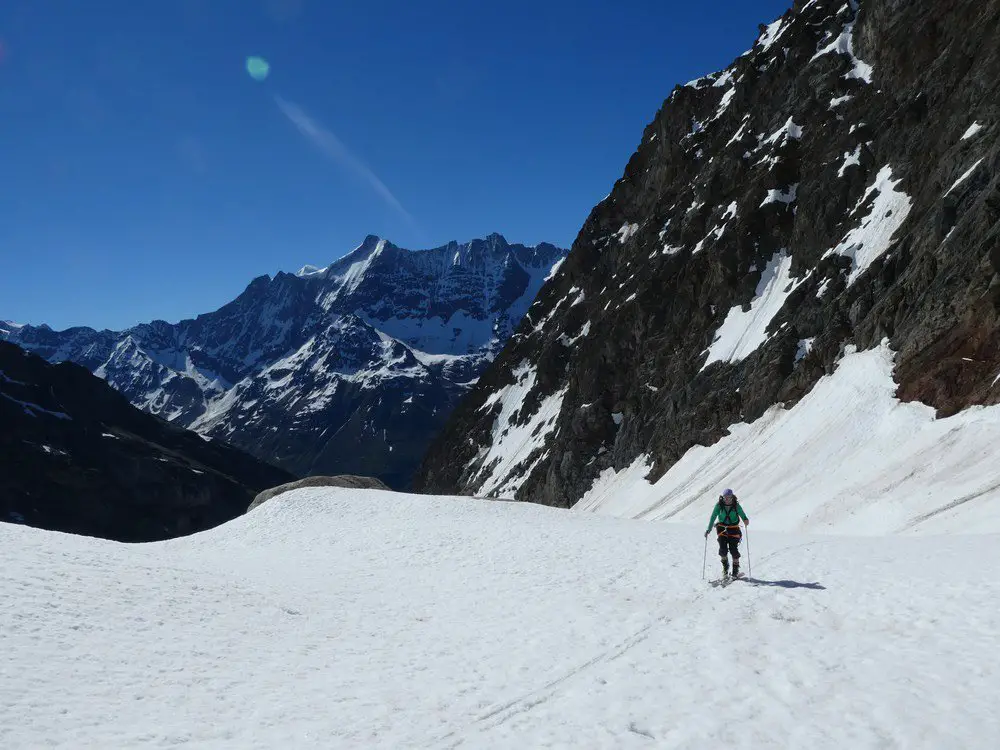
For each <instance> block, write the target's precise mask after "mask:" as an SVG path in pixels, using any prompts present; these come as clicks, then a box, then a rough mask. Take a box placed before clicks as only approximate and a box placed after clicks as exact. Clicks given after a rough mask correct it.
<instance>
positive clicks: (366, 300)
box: [0, 234, 566, 488]
mask: <svg viewBox="0 0 1000 750" xmlns="http://www.w3.org/2000/svg"><path fill="white" fill-rule="evenodd" d="M565 255H566V251H565V250H561V249H559V248H556V247H554V246H552V245H548V244H544V243H543V244H540V245H538V246H537V247H526V246H524V245H511V244H509V243H508V242H507V241H506V240H505V239H504V238H503V237H502V236H500V235H499V234H494V235H490V236H489V237H487V238H485V239H481V240H473V241H472V242H468V243H464V244H459V243H457V242H452V243H449V244H447V245H444V246H442V247H439V248H435V249H433V250H423V251H410V250H404V249H402V248H399V247H396V246H395V245H393V244H392V243H390V242H386V241H385V240H382V239H379V238H378V237H368V238H366V239H365V241H364V242H363V243H362V244H361V245H360V246H359V247H358V248H356V249H355V250H354V251H353V252H351V253H349V254H348V255H346V256H345V257H343V258H341V259H340V260H338V261H336V262H335V263H333V264H332V265H330V266H329V267H327V268H324V269H317V268H313V267H309V266H307V267H306V268H303V269H302V270H301V271H299V272H298V273H297V274H290V273H279V274H278V275H277V276H275V277H274V278H270V277H268V276H262V277H260V278H257V279H254V281H253V282H251V284H250V285H249V286H248V287H247V288H246V290H245V291H244V292H243V293H242V294H241V295H240V296H239V297H238V298H237V299H235V300H234V301H232V302H230V303H229V304H227V305H225V306H224V307H222V308H221V309H219V310H217V311H215V312H212V313H208V314H206V315H200V316H198V317H197V318H196V319H194V320H185V321H182V322H180V323H178V324H169V323H165V322H163V321H154V322H152V323H149V324H143V325H139V326H136V327H135V328H132V329H129V330H127V331H123V332H114V331H94V330H92V329H90V328H72V329H69V330H66V331H53V330H52V329H51V328H48V327H47V326H38V327H34V326H14V325H3V324H0V338H7V339H9V340H10V341H12V342H14V343H17V344H19V345H21V346H23V347H25V348H27V349H30V350H31V351H33V352H35V353H37V354H40V355H41V356H43V357H45V358H46V359H49V360H50V361H64V360H70V361H73V362H77V363H78V364H81V365H83V366H84V367H86V368H87V369H89V370H91V371H92V372H94V373H95V374H97V375H99V376H100V377H102V378H104V379H106V380H107V381H108V383H110V384H111V385H112V386H114V387H115V388H116V389H117V390H119V391H121V392H122V393H123V394H125V396H126V397H127V398H128V399H129V400H130V401H131V402H132V403H133V404H134V405H136V406H138V407H139V408H141V409H143V410H145V411H149V412H151V413H153V414H157V415H159V416H162V417H164V418H165V419H167V420H169V421H171V422H173V423H176V424H178V425H180V426H182V427H189V428H191V429H193V430H195V431H197V432H199V433H201V434H203V435H208V436H210V437H213V438H218V439H223V440H226V441H227V442H229V443H231V444H232V445H235V446H236V447H238V448H240V449H242V450H245V451H247V452H248V453H251V454H253V455H255V456H257V457H259V458H261V459H263V460H267V461H270V462H271V463H274V464H276V465H278V466H281V467H283V468H285V469H287V470H288V471H291V472H292V473H294V474H296V475H299V476H302V475H306V474H341V473H346V474H363V475H373V476H378V477H379V478H380V479H382V480H383V481H385V482H386V483H387V484H389V485H391V486H393V487H395V488H403V487H406V486H408V485H409V483H410V480H411V477H412V475H413V472H414V470H415V469H416V467H417V466H418V465H419V462H420V460H421V459H422V458H423V456H424V454H425V453H426V450H427V446H428V445H429V443H430V441H431V439H432V438H433V436H434V435H436V434H437V432H438V431H439V430H440V429H441V427H442V426H443V425H444V422H445V419H446V418H447V416H448V415H449V414H450V413H451V411H452V409H453V408H454V407H455V405H456V404H457V403H458V400H459V399H460V398H461V397H462V396H463V395H464V394H465V393H467V392H468V390H469V388H470V387H471V386H472V385H473V384H474V383H475V381H476V378H477V377H478V376H479V374H480V372H481V371H482V369H483V368H484V367H485V366H486V365H487V364H488V363H489V362H490V361H491V360H492V359H493V357H494V356H495V355H496V353H497V352H499V350H500V348H501V347H502V346H503V344H504V343H505V342H506V341H507V339H508V337H509V336H510V334H511V333H512V332H513V330H514V328H515V326H516V325H517V324H518V323H519V322H520V320H521V318H522V316H523V315H524V313H525V311H526V310H527V309H528V306H529V305H530V304H531V302H532V300H533V299H534V298H535V295H536V294H537V293H538V290H539V289H540V288H541V286H542V283H543V281H544V279H545V278H546V276H548V274H549V272H550V271H551V269H552V267H553V265H554V264H556V263H557V262H559V261H560V260H561V259H562V258H564V257H565Z"/></svg>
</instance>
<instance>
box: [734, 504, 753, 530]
mask: <svg viewBox="0 0 1000 750" xmlns="http://www.w3.org/2000/svg"><path fill="white" fill-rule="evenodd" d="M736 512H737V513H739V514H740V518H742V519H743V523H745V524H746V525H747V526H749V525H750V519H749V518H747V514H746V513H744V512H743V506H742V505H740V504H739V503H736Z"/></svg>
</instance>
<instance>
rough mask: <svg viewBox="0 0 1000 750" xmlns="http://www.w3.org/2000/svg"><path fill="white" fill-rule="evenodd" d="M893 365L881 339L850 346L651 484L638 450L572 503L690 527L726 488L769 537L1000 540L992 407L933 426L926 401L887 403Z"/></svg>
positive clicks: (999, 418)
mask: <svg viewBox="0 0 1000 750" xmlns="http://www.w3.org/2000/svg"><path fill="white" fill-rule="evenodd" d="M893 361H894V355H893V352H892V350H891V349H890V348H889V346H888V344H887V343H883V344H882V345H881V346H879V347H877V348H875V349H871V350H869V351H865V352H855V351H854V350H853V347H849V348H848V351H847V353H846V354H845V356H844V358H843V359H842V360H841V361H840V362H839V363H838V365H837V369H836V371H835V372H834V373H833V374H832V375H828V376H826V377H824V378H822V379H820V381H819V382H818V383H817V384H816V385H815V387H814V388H813V389H812V391H810V392H809V393H808V394H806V395H805V396H804V397H803V398H802V399H801V400H800V401H799V402H798V403H796V404H795V405H794V406H792V407H791V408H789V409H785V408H784V407H783V406H782V405H780V404H779V405H776V406H773V407H771V408H770V409H768V410H767V412H765V413H764V415H763V416H761V417H760V419H757V420H756V421H754V422H752V423H749V424H748V423H739V424H734V425H731V426H730V427H729V434H728V435H727V436H725V437H723V438H722V439H721V440H719V441H718V442H717V443H715V444H714V445H712V446H695V447H693V448H691V449H690V450H689V451H688V452H687V453H685V454H684V456H683V457H681V460H680V461H678V462H677V463H676V464H674V465H673V466H672V467H671V468H670V470H669V471H667V473H666V474H664V475H663V476H662V477H661V478H660V479H659V480H658V481H657V482H656V483H655V484H650V482H648V481H647V480H646V479H645V477H646V475H647V474H648V473H649V471H650V469H651V468H652V465H651V462H650V460H649V459H648V457H646V456H643V455H641V456H639V457H638V458H637V459H636V460H635V461H634V462H633V464H632V465H631V466H629V467H626V468H624V469H622V470H621V471H618V472H615V471H614V470H613V469H607V470H605V471H604V472H603V473H602V474H601V475H600V476H599V477H598V478H597V480H596V481H595V482H594V484H593V486H592V487H591V489H590V490H589V491H588V492H587V493H586V494H585V495H584V496H583V497H582V498H581V499H580V501H579V502H578V503H577V504H576V506H575V508H576V509H577V510H586V511H595V512H598V513H602V514H608V515H614V516H621V517H626V518H645V519H650V520H664V519H670V520H673V521H683V522H695V521H697V519H699V518H700V517H701V515H702V510H701V508H700V505H699V502H700V501H701V499H702V498H705V497H714V496H717V495H718V493H719V491H720V490H721V488H724V487H732V488H734V489H735V490H736V494H737V495H739V496H740V497H741V498H742V499H744V500H745V501H746V502H747V503H748V504H749V506H748V507H750V508H755V512H756V514H757V516H756V518H757V522H758V524H759V525H758V528H767V529H769V530H775V531H817V532H824V533H827V532H837V533H847V534H874V535H878V534H893V533H898V532H905V533H919V534H935V533H937V534H940V533H1000V468H998V464H997V460H996V446H997V445H998V443H1000V406H990V407H974V408H971V409H967V410H965V411H963V412H960V413H959V414H956V415H955V416H953V417H950V418H948V419H937V418H935V413H934V409H932V408H931V407H929V406H925V405H924V404H920V403H906V404H904V403H901V402H900V401H898V400H897V399H896V397H895V394H896V384H895V383H894V382H893V378H892V373H893ZM748 512H751V511H749V510H748Z"/></svg>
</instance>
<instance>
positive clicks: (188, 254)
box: [0, 0, 790, 328]
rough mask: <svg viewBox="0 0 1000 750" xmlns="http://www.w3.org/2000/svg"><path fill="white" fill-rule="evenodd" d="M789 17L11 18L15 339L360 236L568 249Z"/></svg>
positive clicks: (584, 9) (483, 7) (2, 102)
mask: <svg viewBox="0 0 1000 750" xmlns="http://www.w3.org/2000/svg"><path fill="white" fill-rule="evenodd" d="M788 5H790V0H753V2H748V1H747V0H701V1H700V2H690V0H688V1H686V2H670V1H664V0H645V1H642V2H640V1H637V0H602V1H601V2H597V1H596V0H595V1H589V0H581V1H578V2H572V3H570V2H562V1H561V0H530V1H524V0H506V1H505V2H502V3H500V2H489V0H484V2H471V1H466V0H461V1H459V0H452V1H450V2H443V1H440V0H420V1H419V2H417V1H416V0H369V1H367V2H339V1H338V2H334V0H162V1H160V2H157V1H155V0H143V1H142V2H139V1H138V0H50V1H49V2H39V0H3V2H2V3H0V318H2V319H10V320H14V321H17V322H28V323H36V324H37V323H42V322H48V323H49V324H51V325H53V326H54V327H56V328H63V327H66V326H70V325H91V326H94V327H98V328H100V327H110V328H123V327H127V326H129V325H132V324H134V323H137V322H141V321H146V320H152V319H154V318H162V319H166V320H170V321H175V320H179V319H181V318H183V317H190V316H193V315H195V314H197V313H200V312H208V311H210V310H213V309H216V308H217V307H219V306H220V305H221V304H224V303H225V302H226V301H228V300H230V299H232V298H233V297H234V296H235V295H236V294H238V293H239V292H240V291H241V290H242V289H243V288H244V287H245V286H246V284H247V283H248V282H249V281H250V279H251V278H253V277H254V276H258V275H260V274H264V273H271V274H273V273H275V272H277V271H279V270H290V271H295V270H297V269H298V268H299V267H300V266H302V265H304V264H306V263H313V264H317V265H325V264H327V263H329V262H331V261H332V260H334V259H336V258H338V257H340V256H341V255H343V254H344V253H346V252H348V251H349V250H350V249H352V248H353V247H355V246H356V245H357V244H358V243H359V242H360V241H361V240H362V239H363V238H364V236H365V235H366V234H378V235H381V236H384V237H387V238H389V239H391V240H392V241H394V242H396V243H397V244H399V245H402V246H404V247H410V248H422V247H432V246H436V245H439V244H443V243H444V242H447V241H448V240H451V239H457V240H466V239H471V238H473V237H479V236H483V235H485V234H488V233H489V232H493V231H497V232H501V233H502V234H504V235H505V236H506V237H507V238H508V239H509V240H510V241H512V242H524V243H527V244H534V243H537V242H540V241H549V242H554V243H557V244H562V245H564V246H569V244H570V243H571V242H572V241H573V239H574V238H575V236H576V233H577V231H578V230H579V228H580V226H581V225H582V223H583V221H584V219H585V218H586V216H587V214H588V213H589V212H590V210H591V208H592V207H593V206H594V204H596V203H597V202H598V201H599V200H601V199H602V198H603V197H604V196H605V195H606V194H607V193H608V191H609V189H610V187H611V185H612V184H613V182H614V181H615V180H616V179H617V178H618V177H620V176H621V173H622V171H623V169H624V167H625V163H626V161H627V160H628V157H629V156H630V155H631V153H632V152H633V151H634V149H635V147H636V145H637V143H638V141H639V138H640V136H641V134H642V130H643V128H644V127H645V125H646V124H647V123H648V122H649V121H650V120H651V119H652V116H653V115H654V114H655V112H656V110H657V109H658V108H659V106H660V105H661V103H662V102H663V99H664V98H665V97H666V96H667V95H668V94H669V93H670V90H671V89H672V88H673V86H674V84H675V83H678V82H680V83H683V82H685V81H687V80H689V79H691V78H695V77H698V76H699V75H702V74H704V73H707V72H710V71H713V70H718V69H720V68H722V67H724V66H725V65H728V64H729V62H730V61H731V60H732V59H733V58H734V57H736V56H737V55H738V54H740V53H742V52H743V51H744V50H746V49H747V48H748V47H750V45H751V44H752V43H753V40H754V39H755V38H756V35H757V25H758V23H761V22H770V21H772V20H773V19H775V18H777V17H778V16H779V15H781V13H782V12H783V11H784V10H785V9H786V7H787V6H788ZM248 55H261V56H263V57H265V58H266V59H267V60H268V61H269V63H270V65H271V72H270V76H269V77H268V78H267V80H265V81H264V82H262V83H258V82H255V81H254V80H253V79H251V78H250V76H249V75H248V74H247V72H246V70H245V60H246V57H247V56H248Z"/></svg>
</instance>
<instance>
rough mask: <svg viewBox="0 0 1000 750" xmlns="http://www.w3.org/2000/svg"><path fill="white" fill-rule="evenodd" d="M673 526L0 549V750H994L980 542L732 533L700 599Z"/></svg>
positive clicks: (511, 527)
mask: <svg viewBox="0 0 1000 750" xmlns="http://www.w3.org/2000/svg"><path fill="white" fill-rule="evenodd" d="M703 510H704V511H705V513H706V514H707V510H708V509H707V508H703ZM700 528H701V527H700V525H699V526H697V527H694V526H684V525H673V524H663V523H646V522H638V521H627V520H619V519H612V518H602V517H598V516H593V515H589V514H581V513H573V512H566V511H558V510H554V509H550V508H543V507H537V506H529V505H524V504H511V503H486V502H481V501H470V500H465V501H462V502H456V501H455V498H440V497H426V496H405V495H397V494H393V493H386V492H378V491H358V490H330V489H321V490H315V489H314V490H300V491H297V492H295V493H293V494H287V495H284V496H282V497H280V498H279V499H277V500H272V501H271V502H269V503H267V504H265V505H264V506H262V507H261V508H259V509H258V510H256V511H254V512H253V513H250V514H249V515H247V516H244V517H243V518H240V519H237V520H236V521H234V522H231V523H229V524H227V525H226V526H223V527H219V528H218V529H215V530H213V531H210V532H206V533H203V534H200V535H197V536H194V537H188V538H185V539H180V540H174V541H171V542H165V543H157V544H148V545H139V546H124V545H118V544H114V543H107V542H101V541H98V540H93V539H87V538H80V537H67V536H63V535H58V534H54V533H49V532H42V531H38V530H34V529H29V528H23V527H17V526H9V525H0V546H2V547H3V549H4V551H5V564H4V566H3V567H2V568H0V596H2V598H3V601H4V602H5V606H4V607H3V608H2V609H0V652H2V653H3V654H4V661H3V662H2V665H3V666H2V667H0V670H2V675H3V679H0V704H2V705H3V706H4V708H5V710H4V711H3V712H0V746H2V747H4V748H5V749H7V750H27V749H29V748H32V749H33V748H38V747H43V746H44V747H55V748H73V749H74V750H76V749H78V748H110V747H123V748H124V747H128V748H143V747H150V748H152V747H167V746H171V747H176V746H183V747H198V748H209V747H211V748H213V749H225V748H233V749H236V748H238V749H239V750H248V749H250V748H276V747H287V748H299V747H327V748H361V747H363V748H394V749H395V748H404V747H405V748H418V747H419V748H453V747H469V748H512V749H513V748H528V747H530V748H545V747H552V748H569V747H573V748H616V749H617V748H649V747H657V748H692V749H694V748H705V747H730V748H760V747H795V748H798V747H812V748H837V749H838V750H842V749H843V748H852V750H854V749H863V748H928V749H934V750H937V749H938V748H946V747H962V748H970V749H972V748H992V747H994V745H995V739H996V737H997V734H998V732H1000V713H998V712H997V711H996V705H995V695H996V694H997V692H998V690H1000V652H998V651H997V649H996V648H995V644H996V634H997V632H998V629H1000V609H998V608H997V607H996V600H997V596H998V595H1000V581H998V576H997V573H998V572H1000V544H998V543H997V542H998V541H1000V539H998V538H997V537H996V536H979V537H928V538H921V539H907V538H903V537H895V538H886V539H879V540H877V541H874V540H870V539H853V538H842V537H841V538H822V537H810V536H803V535H797V534H776V533H760V534H757V533H753V534H752V536H751V544H752V548H751V550H750V551H751V553H752V555H751V560H750V562H751V567H752V572H753V580H751V581H749V582H738V583H734V584H733V585H731V586H729V587H728V588H726V589H713V588H710V587H709V586H708V585H707V584H706V583H704V582H703V581H702V580H701V575H702V553H703V541H702V538H701V534H700ZM928 561H933V564H928ZM709 562H710V563H712V566H713V568H714V566H715V565H717V563H715V562H713V561H712V559H711V555H710V559H709ZM903 577H905V585H904V584H901V578H903Z"/></svg>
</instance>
